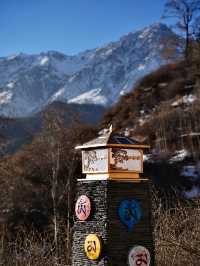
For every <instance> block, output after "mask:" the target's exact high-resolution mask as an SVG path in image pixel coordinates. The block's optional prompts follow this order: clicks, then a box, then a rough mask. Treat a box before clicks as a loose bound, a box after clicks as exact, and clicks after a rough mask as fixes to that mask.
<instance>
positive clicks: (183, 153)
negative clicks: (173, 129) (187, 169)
mask: <svg viewBox="0 0 200 266" xmlns="http://www.w3.org/2000/svg"><path fill="white" fill-rule="evenodd" d="M188 155H189V153H188V151H187V150H185V149H183V150H180V151H177V152H176V153H175V154H174V156H173V157H172V158H171V159H170V160H169V162H170V163H175V162H180V161H183V160H184V159H185V158H186V157H187V156H188Z"/></svg>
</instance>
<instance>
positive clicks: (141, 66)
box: [138, 64, 146, 71]
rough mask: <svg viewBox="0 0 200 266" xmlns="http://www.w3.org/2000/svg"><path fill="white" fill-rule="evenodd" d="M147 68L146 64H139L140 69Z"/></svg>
mask: <svg viewBox="0 0 200 266" xmlns="http://www.w3.org/2000/svg"><path fill="white" fill-rule="evenodd" d="M145 68H146V66H145V65H142V64H141V65H139V67H138V70H139V71H141V70H144V69H145Z"/></svg>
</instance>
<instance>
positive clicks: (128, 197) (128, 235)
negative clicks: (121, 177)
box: [72, 179, 154, 266]
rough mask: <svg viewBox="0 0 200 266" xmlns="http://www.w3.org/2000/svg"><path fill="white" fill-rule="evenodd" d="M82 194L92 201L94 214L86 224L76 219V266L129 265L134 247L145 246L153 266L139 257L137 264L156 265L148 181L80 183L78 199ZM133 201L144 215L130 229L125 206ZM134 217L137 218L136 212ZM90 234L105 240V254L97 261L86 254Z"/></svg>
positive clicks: (73, 252)
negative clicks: (86, 244) (85, 244)
mask: <svg viewBox="0 0 200 266" xmlns="http://www.w3.org/2000/svg"><path fill="white" fill-rule="evenodd" d="M81 195H86V196H87V197H89V198H90V200H91V204H92V207H91V210H92V211H91V214H90V216H89V218H88V219H87V220H86V221H79V220H78V219H77V218H76V217H75V223H74V234H73V246H72V265H73V266H91V265H98V266H100V265H101V266H104V265H109V266H125V265H129V253H130V251H131V250H132V248H133V247H135V246H142V247H145V248H146V249H147V250H148V251H149V253H150V256H151V263H150V264H146V263H145V260H146V259H145V258H144V259H141V258H138V263H139V264H136V265H140V266H146V265H151V266H153V265H154V244H153V237H152V227H151V195H150V186H149V181H148V180H141V181H140V182H132V181H113V180H103V181H100V180H86V179H84V180H81V181H80V180H79V181H78V184H77V191H76V199H77V198H78V197H79V196H81ZM133 201H135V202H137V203H138V204H139V206H140V210H141V216H138V217H139V218H137V219H136V220H137V222H136V223H132V224H131V223H130V224H129V226H128V225H127V223H126V220H123V219H122V217H123V206H122V204H123V203H125V205H127V204H129V203H131V202H133ZM120 206H122V217H120V213H119V209H120ZM127 206H128V205H127ZM125 211H126V206H125ZM125 215H129V213H128V212H127V213H125ZM133 215H134V214H133ZM135 215H136V216H137V213H135ZM89 234H96V235H98V236H99V237H100V238H101V239H102V247H103V249H102V253H101V256H100V258H99V259H98V260H96V261H93V260H90V259H88V258H87V256H86V254H85V251H84V242H85V239H86V237H87V236H88V235H89ZM132 265H134V264H132Z"/></svg>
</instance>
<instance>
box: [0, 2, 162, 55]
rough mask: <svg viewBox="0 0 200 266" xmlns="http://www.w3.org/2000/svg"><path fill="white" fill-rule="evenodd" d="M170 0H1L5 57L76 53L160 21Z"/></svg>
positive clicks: (1, 48) (0, 34)
mask: <svg viewBox="0 0 200 266" xmlns="http://www.w3.org/2000/svg"><path fill="white" fill-rule="evenodd" d="M164 3H165V1H164V0H0V56H6V55H10V54H15V53H18V52H24V53H29V54H30V53H40V52H42V51H44V52H45V51H48V50H56V51H60V52H64V53H66V54H76V53H78V52H80V51H84V50H86V49H90V48H95V47H99V46H101V45H103V44H105V43H108V42H110V41H116V40H118V39H119V38H120V37H121V36H122V35H124V34H126V33H128V32H130V31H133V30H136V29H140V28H142V27H145V26H147V25H149V24H152V23H154V22H158V21H159V20H160V17H161V15H162V12H163V7H164Z"/></svg>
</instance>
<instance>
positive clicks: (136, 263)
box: [128, 246, 151, 266]
mask: <svg viewBox="0 0 200 266" xmlns="http://www.w3.org/2000/svg"><path fill="white" fill-rule="evenodd" d="M128 262H129V266H149V265H150V262H151V256H150V253H149V251H148V249H146V248H145V247H142V246H135V247H134V248H132V249H131V251H130V252H129V256H128Z"/></svg>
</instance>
